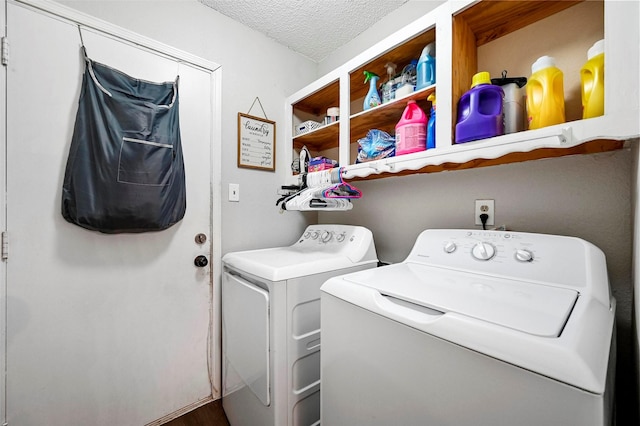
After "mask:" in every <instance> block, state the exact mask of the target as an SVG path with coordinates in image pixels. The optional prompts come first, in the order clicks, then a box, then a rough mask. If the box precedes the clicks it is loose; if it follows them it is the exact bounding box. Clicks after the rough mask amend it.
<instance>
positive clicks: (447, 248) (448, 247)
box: [443, 241, 458, 253]
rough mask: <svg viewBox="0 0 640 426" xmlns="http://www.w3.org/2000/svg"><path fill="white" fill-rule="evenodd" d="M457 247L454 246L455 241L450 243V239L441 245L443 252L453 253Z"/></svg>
mask: <svg viewBox="0 0 640 426" xmlns="http://www.w3.org/2000/svg"><path fill="white" fill-rule="evenodd" d="M457 248H458V246H456V243H452V242H451V241H447V242H446V243H444V247H443V249H444V252H445V253H453V252H454V251H456V249H457Z"/></svg>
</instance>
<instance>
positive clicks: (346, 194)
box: [322, 167, 362, 198]
mask: <svg viewBox="0 0 640 426" xmlns="http://www.w3.org/2000/svg"><path fill="white" fill-rule="evenodd" d="M338 176H339V178H340V182H339V183H338V184H336V185H333V186H331V187H329V188H327V189H325V190H324V191H323V193H322V196H323V197H324V198H361V197H362V191H360V190H359V189H358V188H356V187H355V186H353V185H351V184H349V183H348V182H345V181H344V180H343V179H342V167H340V170H339V171H338Z"/></svg>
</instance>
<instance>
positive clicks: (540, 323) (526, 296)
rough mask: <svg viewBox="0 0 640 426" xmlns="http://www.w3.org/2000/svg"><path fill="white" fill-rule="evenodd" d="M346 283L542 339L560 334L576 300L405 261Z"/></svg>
mask: <svg viewBox="0 0 640 426" xmlns="http://www.w3.org/2000/svg"><path fill="white" fill-rule="evenodd" d="M344 279H345V280H347V281H351V282H353V283H356V284H359V285H363V286H367V287H371V288H375V289H376V290H378V291H379V292H380V293H381V294H383V295H386V296H391V297H394V298H397V299H401V300H405V301H407V302H411V303H414V304H417V305H421V306H425V307H428V308H431V309H434V310H437V311H441V312H443V313H448V312H455V313H458V314H460V315H465V316H467V317H472V318H475V319H478V320H482V321H487V322H490V323H493V324H497V325H500V326H503V327H509V328H512V329H514V330H518V331H522V332H525V333H529V334H532V335H537V336H544V337H558V336H559V335H560V333H561V332H562V329H563V327H564V325H565V324H566V322H567V320H568V318H569V314H570V313H571V310H572V309H573V306H574V304H575V302H576V300H577V298H578V293H577V292H576V291H574V290H569V289H565V288H558V287H551V286H546V285H541V284H534V283H530V282H525V281H517V280H511V279H504V278H497V277H490V276H486V275H478V274H471V273H467V272H460V271H452V270H448V269H442V268H437V267H430V266H425V265H421V264H417V263H409V262H407V263H400V264H396V265H391V266H386V267H382V268H377V269H370V270H366V271H362V272H357V273H354V274H349V275H346V276H345V277H344Z"/></svg>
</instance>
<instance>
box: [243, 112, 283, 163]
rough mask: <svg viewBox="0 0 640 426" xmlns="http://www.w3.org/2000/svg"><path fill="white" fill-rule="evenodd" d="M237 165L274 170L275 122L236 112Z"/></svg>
mask: <svg viewBox="0 0 640 426" xmlns="http://www.w3.org/2000/svg"><path fill="white" fill-rule="evenodd" d="M238 167H244V168H248V169H258V170H268V171H271V172H275V171H276V123H275V121H271V120H267V119H265V118H260V117H254V116H252V115H248V114H243V113H241V112H239V113H238Z"/></svg>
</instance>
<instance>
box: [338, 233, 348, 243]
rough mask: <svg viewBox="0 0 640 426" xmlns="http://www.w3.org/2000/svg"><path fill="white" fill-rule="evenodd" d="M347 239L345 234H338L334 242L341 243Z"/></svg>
mask: <svg viewBox="0 0 640 426" xmlns="http://www.w3.org/2000/svg"><path fill="white" fill-rule="evenodd" d="M346 237H347V234H346V233H345V232H343V233H342V234H338V235H337V236H336V241H337V242H339V243H341V242H343V241H344V239H345V238H346Z"/></svg>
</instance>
